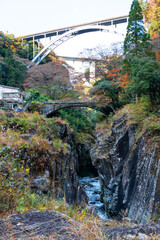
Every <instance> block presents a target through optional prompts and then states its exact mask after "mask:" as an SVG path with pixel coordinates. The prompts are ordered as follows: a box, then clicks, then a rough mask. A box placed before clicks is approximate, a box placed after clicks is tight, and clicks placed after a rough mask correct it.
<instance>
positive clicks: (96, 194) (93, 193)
mask: <svg viewBox="0 0 160 240" xmlns="http://www.w3.org/2000/svg"><path fill="white" fill-rule="evenodd" d="M79 181H80V183H81V184H82V186H83V187H84V189H85V192H86V194H87V196H88V199H89V201H88V209H90V212H93V213H94V214H96V215H97V216H99V217H100V218H101V219H108V216H107V214H106V213H105V209H104V204H103V203H102V202H101V201H100V193H101V186H100V181H99V178H98V177H96V178H92V177H83V178H79Z"/></svg>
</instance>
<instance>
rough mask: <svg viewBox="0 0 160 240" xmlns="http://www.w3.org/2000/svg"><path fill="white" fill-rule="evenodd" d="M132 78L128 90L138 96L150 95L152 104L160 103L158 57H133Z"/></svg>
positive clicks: (159, 67)
mask: <svg viewBox="0 0 160 240" xmlns="http://www.w3.org/2000/svg"><path fill="white" fill-rule="evenodd" d="M130 79H132V80H131V81H130V82H129V83H128V85H127V87H126V92H128V93H131V94H135V95H137V96H138V97H141V96H142V95H148V96H149V97H150V100H151V103H152V104H159V103H160V66H159V64H158V63H157V61H156V59H152V58H150V57H143V58H138V57H134V58H132V60H131V70H130Z"/></svg>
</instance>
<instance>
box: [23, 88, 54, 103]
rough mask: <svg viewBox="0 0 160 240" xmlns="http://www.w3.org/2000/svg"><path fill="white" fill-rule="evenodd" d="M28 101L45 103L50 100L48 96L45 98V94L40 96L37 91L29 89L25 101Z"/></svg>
mask: <svg viewBox="0 0 160 240" xmlns="http://www.w3.org/2000/svg"><path fill="white" fill-rule="evenodd" d="M30 100H32V101H40V102H47V101H48V100H50V98H49V97H48V96H46V95H45V94H41V93H40V92H39V91H38V90H34V89H29V90H28V97H27V101H30Z"/></svg>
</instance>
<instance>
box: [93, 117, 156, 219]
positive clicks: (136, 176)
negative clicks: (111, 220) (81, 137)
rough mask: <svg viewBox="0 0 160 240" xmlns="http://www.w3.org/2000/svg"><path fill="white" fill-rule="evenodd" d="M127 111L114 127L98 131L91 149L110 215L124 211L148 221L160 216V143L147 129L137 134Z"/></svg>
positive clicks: (130, 215)
mask: <svg viewBox="0 0 160 240" xmlns="http://www.w3.org/2000/svg"><path fill="white" fill-rule="evenodd" d="M127 120H128V118H127V114H123V115H122V116H121V117H120V118H119V119H117V120H115V121H114V122H113V125H112V128H111V130H110V131H109V130H108V131H107V130H106V133H104V132H103V133H101V134H99V135H97V142H96V144H95V145H94V147H93V148H92V150H91V158H92V163H93V165H94V166H95V167H96V168H97V171H98V174H99V177H100V180H101V184H102V197H103V201H104V203H105V208H106V211H107V212H108V213H109V214H110V215H112V216H113V215H114V216H118V215H123V216H126V217H129V218H130V219H132V220H134V221H137V222H141V223H146V222H147V220H149V219H151V218H152V217H159V211H158V209H159V201H160V171H159V168H160V159H159V157H158V155H159V154H158V145H156V144H153V143H152V144H151V143H150V138H149V136H148V135H147V134H146V133H143V134H139V137H137V126H136V124H134V123H129V121H127Z"/></svg>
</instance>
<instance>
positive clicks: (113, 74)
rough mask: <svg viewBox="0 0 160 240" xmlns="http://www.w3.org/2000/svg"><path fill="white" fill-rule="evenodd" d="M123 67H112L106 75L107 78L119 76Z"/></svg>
mask: <svg viewBox="0 0 160 240" xmlns="http://www.w3.org/2000/svg"><path fill="white" fill-rule="evenodd" d="M121 69H122V66H121V67H120V68H113V69H111V70H110V71H109V72H108V74H107V75H106V77H107V78H115V77H118V76H119V73H120V71H121Z"/></svg>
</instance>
